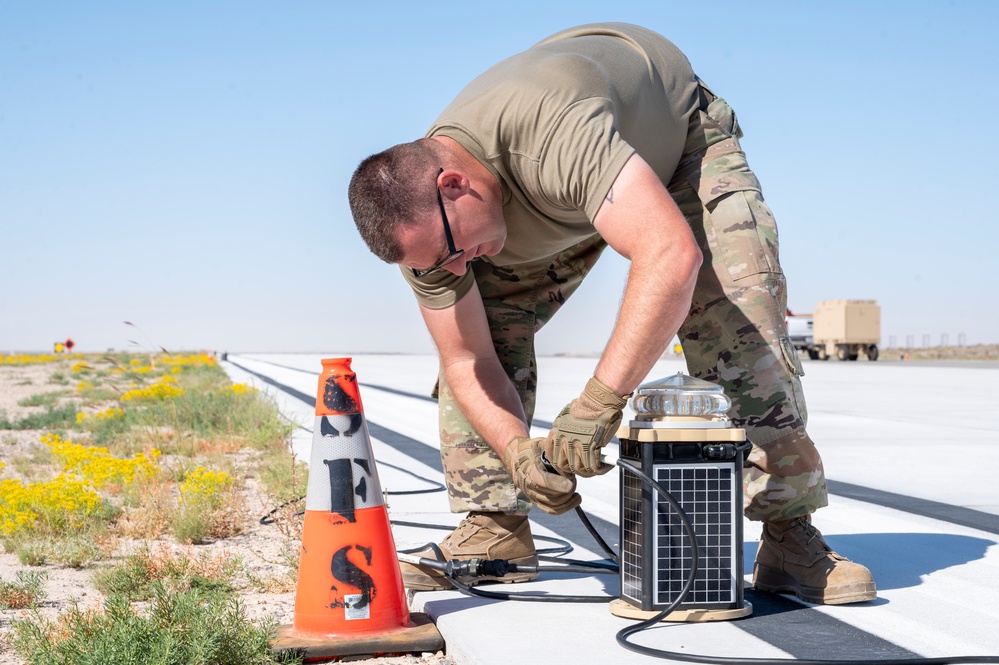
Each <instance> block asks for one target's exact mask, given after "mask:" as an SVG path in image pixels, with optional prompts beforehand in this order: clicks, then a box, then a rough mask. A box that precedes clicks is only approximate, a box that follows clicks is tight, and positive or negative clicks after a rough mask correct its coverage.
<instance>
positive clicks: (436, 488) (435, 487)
mask: <svg viewBox="0 0 999 665" xmlns="http://www.w3.org/2000/svg"><path fill="white" fill-rule="evenodd" d="M303 429H304V428H303ZM306 431H311V430H306ZM378 466H387V467H391V468H393V469H396V470H397V471H402V472H403V473H406V474H409V475H410V476H412V477H414V478H416V479H417V480H422V481H423V482H425V483H430V484H431V485H433V487H428V488H426V489H422V490H396V491H391V492H389V491H386V492H385V494H386V495H388V496H404V495H412V494H433V493H435V492H443V491H445V490H447V487H445V486H444V485H443V484H442V483H439V482H437V481H436V480H430V479H429V478H426V477H424V476H421V475H419V474H418V473H414V472H413V471H410V470H409V469H406V468H403V467H401V466H396V465H395V464H391V463H389V462H378ZM304 498H305V495H304V494H303V495H302V496H299V497H296V498H294V499H291V500H289V501H285V502H284V503H282V504H281V505H279V506H277V507H276V508H272V509H270V510H269V511H267V513H266V514H265V515H264V516H263V517H261V518H260V523H261V524H273V523H274V520H273V519H270V517H271V515H273V514H274V513H276V512H278V511H279V510H281V509H282V508H284V507H285V506H289V505H291V504H293V503H296V502H298V501H301V500H302V499H304ZM304 512H305V511H304V510H300V511H297V512H296V513H295V514H296V515H301V514H303V513H304ZM570 547H571V546H570Z"/></svg>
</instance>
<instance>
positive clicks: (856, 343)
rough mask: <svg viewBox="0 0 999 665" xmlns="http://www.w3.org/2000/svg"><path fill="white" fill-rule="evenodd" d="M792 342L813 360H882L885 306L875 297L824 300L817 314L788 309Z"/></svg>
mask: <svg viewBox="0 0 999 665" xmlns="http://www.w3.org/2000/svg"><path fill="white" fill-rule="evenodd" d="M786 321H787V329H788V335H789V336H790V338H791V343H792V344H793V345H794V348H796V349H797V350H798V351H800V352H804V353H807V354H808V357H809V358H811V359H812V360H828V359H829V358H831V357H833V356H835V357H836V358H838V359H839V360H857V358H859V357H860V356H861V355H864V356H866V357H867V359H868V360H877V359H878V343H879V342H880V341H881V308H880V307H878V304H877V302H876V301H874V300H823V301H822V302H820V303H819V304H818V305H817V306H816V308H815V312H814V313H813V314H797V315H796V314H792V313H791V311H790V310H788V312H787V319H786Z"/></svg>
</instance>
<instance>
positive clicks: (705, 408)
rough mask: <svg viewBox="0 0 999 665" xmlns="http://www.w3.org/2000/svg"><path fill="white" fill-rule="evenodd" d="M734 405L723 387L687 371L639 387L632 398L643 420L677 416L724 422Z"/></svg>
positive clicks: (634, 406) (636, 410)
mask: <svg viewBox="0 0 999 665" xmlns="http://www.w3.org/2000/svg"><path fill="white" fill-rule="evenodd" d="M731 406H732V400H730V399H729V398H728V397H727V396H726V395H725V392H724V391H723V390H722V387H721V386H719V385H716V384H714V383H710V382H708V381H702V380H701V379H695V378H694V377H692V376H687V375H686V374H684V373H683V372H677V373H676V374H675V375H673V376H668V377H666V378H664V379H659V380H657V381H652V382H649V383H646V384H643V385H641V386H639V387H638V388H637V389H636V390H635V396H634V397H633V398H632V399H631V408H633V409H634V410H635V414H636V415H637V416H638V419H639V420H658V419H662V418H670V417H675V416H682V417H688V418H689V417H694V418H710V419H724V418H726V415H725V414H726V413H728V410H729V408H730V407H731Z"/></svg>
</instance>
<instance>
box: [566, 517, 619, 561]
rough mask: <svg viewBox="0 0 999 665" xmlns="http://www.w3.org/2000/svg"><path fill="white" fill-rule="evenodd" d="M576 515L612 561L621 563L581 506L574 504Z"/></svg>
mask: <svg viewBox="0 0 999 665" xmlns="http://www.w3.org/2000/svg"><path fill="white" fill-rule="evenodd" d="M576 515H577V516H578V517H579V521H580V522H582V523H583V526H584V527H586V530H587V531H589V532H590V535H591V536H593V540H595V541H596V542H597V545H599V546H600V549H602V550H603V551H604V552H605V553H606V554H607V556H609V557H610V558H611V560H612V561H613V562H614V563H616V564H618V565H621V557H619V556H618V554H617V552H615V551H614V549H613V548H612V547H611V546H610V545H608V544H607V541H605V540H604V539H603V537H602V536H601V535H600V534H599V533H598V532H597V530H596V529H595V528H594V527H593V524H592V523H591V522H590V518H589V517H587V516H586V513H584V512H583V508H582V506H576Z"/></svg>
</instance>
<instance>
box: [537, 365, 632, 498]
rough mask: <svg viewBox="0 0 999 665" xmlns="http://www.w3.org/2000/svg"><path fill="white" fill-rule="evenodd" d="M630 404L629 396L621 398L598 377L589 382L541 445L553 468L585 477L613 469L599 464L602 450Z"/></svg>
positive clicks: (557, 420)
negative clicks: (622, 412)
mask: <svg viewBox="0 0 999 665" xmlns="http://www.w3.org/2000/svg"><path fill="white" fill-rule="evenodd" d="M627 403H628V398H627V396H625V397H622V396H621V395H618V394H617V393H616V392H614V391H613V390H611V389H610V388H608V387H607V386H605V385H604V384H603V383H602V382H601V381H600V380H599V379H597V377H593V378H592V379H590V380H589V381H587V382H586V387H585V388H583V392H582V394H581V395H580V396H579V397H577V398H576V399H574V400H572V401H571V402H570V403H569V404H568V405H567V406H566V407H565V408H564V409H562V412H561V413H559V414H558V417H557V418H555V422H554V423H552V429H551V431H550V432H549V433H548V438H547V439H546V440H545V441H544V443H542V444H541V446H542V448H543V449H544V451H545V457H547V458H548V463H549V464H550V465H551V466H552V468H554V469H555V470H557V471H558V472H559V473H561V474H563V475H570V474H575V475H577V476H583V477H584V478H588V477H590V476H597V475H600V474H603V473H607V472H608V471H610V470H611V469H613V468H614V467H613V466H611V465H610V464H604V463H602V462H601V461H600V449H601V448H603V447H604V445H605V444H606V443H607V442H608V441H610V440H611V439H613V438H614V435H615V434H616V433H617V428H618V427H619V426H620V425H621V410H622V409H623V408H624V406H625V404H627Z"/></svg>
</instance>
